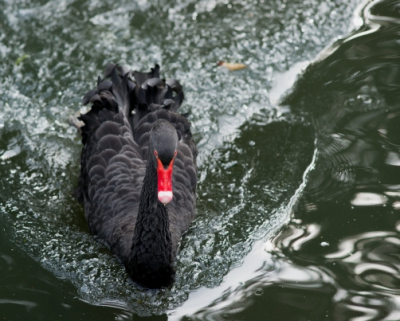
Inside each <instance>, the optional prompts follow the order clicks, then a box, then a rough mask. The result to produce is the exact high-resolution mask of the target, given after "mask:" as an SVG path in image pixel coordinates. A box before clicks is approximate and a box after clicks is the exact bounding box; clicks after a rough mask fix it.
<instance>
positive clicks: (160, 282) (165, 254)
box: [127, 159, 175, 288]
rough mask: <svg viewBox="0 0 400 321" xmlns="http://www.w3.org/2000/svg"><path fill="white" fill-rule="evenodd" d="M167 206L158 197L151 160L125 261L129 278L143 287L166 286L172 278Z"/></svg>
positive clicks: (173, 273) (154, 170)
mask: <svg viewBox="0 0 400 321" xmlns="http://www.w3.org/2000/svg"><path fill="white" fill-rule="evenodd" d="M172 264H173V258H172V242H171V233H170V230H169V218H168V209H167V207H166V206H164V205H163V204H162V203H161V202H160V201H158V197H157V170H156V168H155V167H154V165H153V164H151V159H150V160H149V161H148V166H147V169H146V175H145V178H144V180H143V187H142V191H141V195H140V203H139V213H138V216H137V220H136V226H135V232H134V236H133V242H132V255H131V259H130V262H129V263H128V264H127V270H128V272H129V274H130V275H131V277H132V278H133V279H134V280H135V281H136V282H138V283H139V284H142V285H144V286H146V287H150V288H158V287H162V286H168V285H169V284H171V283H172V282H173V280H174V275H175V271H174V269H173V266H172Z"/></svg>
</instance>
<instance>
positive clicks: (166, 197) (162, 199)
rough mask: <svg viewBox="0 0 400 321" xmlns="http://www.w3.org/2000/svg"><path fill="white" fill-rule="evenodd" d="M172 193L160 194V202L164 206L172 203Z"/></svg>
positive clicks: (163, 192) (164, 192)
mask: <svg viewBox="0 0 400 321" xmlns="http://www.w3.org/2000/svg"><path fill="white" fill-rule="evenodd" d="M172 197H173V195H172V192H171V191H162V192H158V200H159V201H160V202H161V203H163V204H168V203H169V202H171V201H172Z"/></svg>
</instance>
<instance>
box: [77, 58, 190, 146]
mask: <svg viewBox="0 0 400 321" xmlns="http://www.w3.org/2000/svg"><path fill="white" fill-rule="evenodd" d="M183 98H184V95H183V91H182V86H181V85H180V84H179V82H178V81H177V80H175V79H160V66H159V65H155V67H154V68H151V71H150V72H147V73H145V72H139V71H131V70H129V69H128V68H126V67H123V66H119V65H116V64H113V63H110V64H109V65H108V66H107V67H106V69H105V71H104V75H103V78H101V77H99V78H98V81H97V87H96V88H94V89H92V90H90V91H88V92H87V93H86V94H85V96H84V97H83V105H87V104H88V103H92V108H91V110H90V111H89V112H88V113H86V114H83V115H81V116H80V117H79V119H80V120H81V121H83V122H84V124H85V125H84V126H82V127H81V130H82V143H83V144H85V143H86V141H87V139H88V137H89V135H90V133H92V131H93V130H94V129H95V128H97V127H98V126H99V125H100V124H101V123H102V122H104V121H106V120H108V119H109V117H112V114H114V115H115V114H116V113H119V112H120V110H121V109H122V112H123V113H124V114H125V116H126V117H127V119H128V121H129V123H130V125H131V126H132V129H134V128H135V127H136V125H137V124H138V123H139V122H140V120H141V119H142V118H143V117H145V116H146V115H147V114H148V113H150V112H153V111H155V110H158V109H166V110H169V111H177V110H178V109H179V107H180V105H181V104H182V101H183ZM104 109H106V110H108V111H110V112H111V113H110V114H109V117H106V118H105V119H103V118H104V112H103V113H101V115H100V111H101V110H104ZM106 114H107V113H106Z"/></svg>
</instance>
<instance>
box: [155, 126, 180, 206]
mask: <svg viewBox="0 0 400 321" xmlns="http://www.w3.org/2000/svg"><path fill="white" fill-rule="evenodd" d="M149 148H150V151H151V152H152V155H153V156H151V157H154V159H155V160H156V162H155V166H156V168H157V180H158V200H159V201H160V202H161V203H163V204H168V203H169V202H171V201H172V198H173V192H172V171H173V168H174V160H175V157H176V154H177V148H178V134H177V133H176V129H175V127H174V126H173V125H172V124H171V123H170V122H169V121H166V120H161V119H160V120H157V121H156V122H155V123H154V124H153V127H152V129H151V131H150V145H149Z"/></svg>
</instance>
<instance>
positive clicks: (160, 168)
mask: <svg viewBox="0 0 400 321" xmlns="http://www.w3.org/2000/svg"><path fill="white" fill-rule="evenodd" d="M174 160H175V157H174V158H173V159H172V160H171V163H169V165H168V168H167V169H165V168H164V165H163V164H162V163H161V161H160V159H159V158H158V157H157V176H158V200H159V201H160V202H161V203H163V204H168V203H169V202H171V201H172V198H173V194H172V169H173V167H174Z"/></svg>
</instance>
